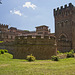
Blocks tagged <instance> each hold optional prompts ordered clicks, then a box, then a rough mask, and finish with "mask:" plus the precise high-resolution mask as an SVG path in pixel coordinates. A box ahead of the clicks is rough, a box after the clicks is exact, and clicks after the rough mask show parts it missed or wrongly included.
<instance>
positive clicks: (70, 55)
mask: <svg viewBox="0 0 75 75" xmlns="http://www.w3.org/2000/svg"><path fill="white" fill-rule="evenodd" d="M71 57H74V50H73V49H72V50H71V51H70V52H68V53H67V58H71Z"/></svg>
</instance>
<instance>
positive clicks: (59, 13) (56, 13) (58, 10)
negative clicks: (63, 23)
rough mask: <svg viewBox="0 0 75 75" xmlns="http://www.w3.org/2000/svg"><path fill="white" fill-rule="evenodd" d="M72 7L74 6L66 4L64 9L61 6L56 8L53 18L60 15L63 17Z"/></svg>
mask: <svg viewBox="0 0 75 75" xmlns="http://www.w3.org/2000/svg"><path fill="white" fill-rule="evenodd" d="M73 7H74V6H73V5H72V3H69V5H67V4H66V5H64V7H63V6H61V7H60V8H59V7H58V8H57V9H54V16H57V15H62V13H63V15H65V14H67V13H69V12H70V11H71V10H72V8H73Z"/></svg>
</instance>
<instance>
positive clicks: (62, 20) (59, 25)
mask: <svg viewBox="0 0 75 75" xmlns="http://www.w3.org/2000/svg"><path fill="white" fill-rule="evenodd" d="M54 18H55V34H52V33H50V29H48V26H46V25H42V26H38V27H36V31H32V32H30V31H25V30H19V29H17V28H14V27H11V28H8V25H3V24H0V40H3V41H5V42H6V41H14V40H15V37H16V36H18V38H19V40H18V41H17V40H16V41H17V43H19V42H21V41H22V42H21V44H23V43H25V44H26V45H27V42H26V41H28V40H22V39H21V38H20V37H22V36H23V37H24V38H25V39H26V38H27V37H31V36H32V38H35V37H38V36H41V37H40V38H44V37H45V36H48V37H49V38H50V37H52V38H56V43H54V42H51V43H53V46H54V44H56V45H57V50H59V51H61V52H67V51H70V50H71V49H74V50H75V7H74V6H73V5H72V3H69V5H68V6H67V5H65V6H64V7H63V6H61V7H60V8H59V7H58V8H57V9H54ZM24 38H23V39H24ZM32 40H33V39H32ZM32 40H30V41H29V42H30V43H28V44H36V43H37V41H36V40H37V38H36V39H34V40H33V42H34V43H33V42H32ZM38 40H39V39H38ZM47 40H48V38H47ZM23 41H24V42H23ZM41 41H42V39H40V41H39V43H40V44H42V42H43V41H42V42H41ZM54 41H55V40H54ZM46 42H47V41H45V42H44V44H46ZM48 42H50V41H48ZM46 48H47V47H46Z"/></svg>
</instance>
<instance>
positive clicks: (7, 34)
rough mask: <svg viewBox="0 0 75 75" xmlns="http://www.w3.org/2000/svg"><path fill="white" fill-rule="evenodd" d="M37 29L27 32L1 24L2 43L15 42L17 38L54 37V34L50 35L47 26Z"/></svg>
mask: <svg viewBox="0 0 75 75" xmlns="http://www.w3.org/2000/svg"><path fill="white" fill-rule="evenodd" d="M35 28H36V31H26V30H19V29H17V28H15V27H10V28H8V25H3V24H0V41H4V42H10V41H14V40H15V37H16V36H32V37H36V36H42V37H44V36H54V34H52V33H50V29H48V26H46V25H41V26H38V27H35Z"/></svg>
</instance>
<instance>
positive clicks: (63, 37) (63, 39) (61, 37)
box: [59, 35, 67, 41]
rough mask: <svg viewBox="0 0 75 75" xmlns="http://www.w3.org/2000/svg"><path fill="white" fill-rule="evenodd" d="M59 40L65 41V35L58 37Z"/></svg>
mask: <svg viewBox="0 0 75 75" xmlns="http://www.w3.org/2000/svg"><path fill="white" fill-rule="evenodd" d="M59 39H60V40H61V41H67V37H66V36H65V35H61V36H60V37H59Z"/></svg>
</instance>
